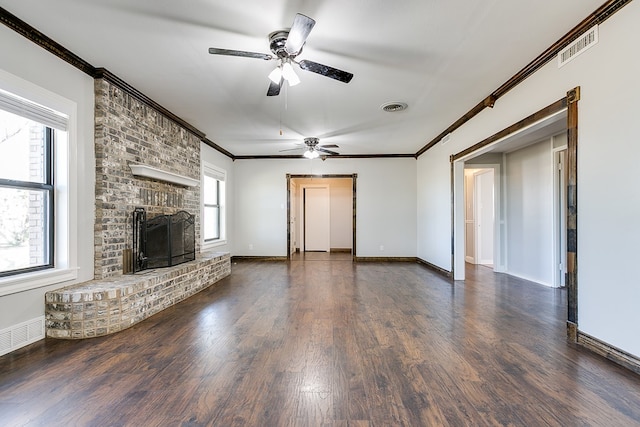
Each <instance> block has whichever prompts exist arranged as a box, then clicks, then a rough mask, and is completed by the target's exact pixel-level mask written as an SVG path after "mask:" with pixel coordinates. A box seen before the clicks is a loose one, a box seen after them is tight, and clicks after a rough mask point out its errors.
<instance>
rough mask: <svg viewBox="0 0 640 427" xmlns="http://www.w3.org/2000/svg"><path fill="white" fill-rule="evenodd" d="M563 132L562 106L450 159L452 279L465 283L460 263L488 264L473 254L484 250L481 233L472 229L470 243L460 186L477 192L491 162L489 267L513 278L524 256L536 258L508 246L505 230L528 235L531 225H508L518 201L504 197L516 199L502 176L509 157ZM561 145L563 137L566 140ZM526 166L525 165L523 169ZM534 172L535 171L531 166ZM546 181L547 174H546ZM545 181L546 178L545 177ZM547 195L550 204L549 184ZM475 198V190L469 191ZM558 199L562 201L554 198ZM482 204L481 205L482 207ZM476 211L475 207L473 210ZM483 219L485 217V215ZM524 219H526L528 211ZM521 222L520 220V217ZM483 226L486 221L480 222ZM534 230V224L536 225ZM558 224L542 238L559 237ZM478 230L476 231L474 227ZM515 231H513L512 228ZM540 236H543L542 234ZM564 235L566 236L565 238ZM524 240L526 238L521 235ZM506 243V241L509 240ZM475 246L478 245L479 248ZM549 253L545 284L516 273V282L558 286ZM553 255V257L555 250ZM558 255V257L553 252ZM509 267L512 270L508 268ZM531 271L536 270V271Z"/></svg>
mask: <svg viewBox="0 0 640 427" xmlns="http://www.w3.org/2000/svg"><path fill="white" fill-rule="evenodd" d="M566 129H567V112H566V107H565V108H564V109H559V110H558V111H556V112H554V113H551V114H550V115H548V116H547V117H545V118H542V119H538V120H537V121H535V122H533V123H532V124H531V125H529V126H528V127H525V128H523V129H521V130H519V131H514V132H512V133H510V134H508V135H505V136H504V137H503V138H501V139H499V140H496V142H495V143H492V144H487V145H486V146H483V147H480V148H478V149H477V150H475V151H471V150H469V151H466V152H463V153H460V154H459V155H454V156H452V186H453V187H452V188H453V206H452V214H453V230H452V231H453V239H452V241H453V248H452V254H453V259H452V265H453V270H454V279H455V280H464V278H465V262H467V261H468V260H470V259H473V261H474V263H476V264H480V263H484V262H486V261H487V259H481V258H483V256H482V255H481V254H479V253H478V248H483V247H485V248H486V246H485V245H483V244H482V240H481V239H482V237H479V236H482V234H481V233H480V234H479V233H478V230H475V234H474V238H470V237H468V236H469V231H470V229H471V225H470V223H469V221H468V220H467V219H466V218H467V217H468V216H469V215H468V212H469V207H468V202H467V201H466V200H465V196H464V194H465V183H468V182H471V183H472V184H468V185H467V186H468V187H470V188H472V189H474V190H476V189H477V188H478V186H479V185H480V186H482V180H483V178H480V183H478V176H481V175H482V173H480V171H481V170H482V169H484V168H485V166H488V165H487V164H486V163H488V162H487V160H489V161H490V162H491V163H494V161H495V163H496V164H497V166H496V167H495V168H494V169H493V170H494V179H493V183H494V184H493V189H494V204H493V206H494V212H493V213H494V221H493V224H494V230H493V242H492V243H493V248H494V250H493V259H492V261H493V264H492V265H493V268H494V271H496V272H507V273H510V274H513V271H511V270H512V269H510V268H509V267H510V266H511V267H513V266H516V265H517V264H518V263H520V262H523V261H522V260H523V259H525V261H526V258H527V257H529V258H530V259H534V258H535V257H536V255H535V254H528V253H527V251H530V249H528V245H527V244H526V242H525V243H522V242H521V243H519V244H511V245H510V241H511V240H513V237H514V236H515V234H514V235H513V236H512V234H513V233H512V232H513V230H511V231H512V232H511V233H510V231H509V230H510V228H514V227H516V228H517V227H520V226H522V224H524V227H525V231H527V232H530V226H531V224H532V223H531V222H527V221H524V222H523V221H516V222H513V221H511V222H510V219H514V218H516V217H514V215H515V210H514V212H508V210H509V209H508V208H509V207H510V206H511V207H513V206H515V204H517V202H518V200H516V199H517V198H516V199H513V198H512V197H510V196H509V194H510V192H511V194H512V195H514V194H515V195H518V193H517V192H516V193H513V191H515V189H514V185H513V182H512V181H510V180H509V179H508V177H507V175H509V176H510V173H511V172H509V171H508V170H507V165H508V166H509V169H512V165H513V163H511V160H510V158H511V156H512V154H511V153H517V152H520V150H523V149H525V148H526V147H529V146H532V145H535V144H536V143H538V142H540V141H542V140H545V139H547V140H549V141H552V143H554V144H555V140H554V138H553V137H552V136H553V135H557V134H562V135H566ZM565 141H566V138H565ZM548 150H549V151H548V152H551V148H548ZM546 162H547V166H546V167H547V168H548V169H549V170H552V165H551V163H552V159H551V158H549V157H547V160H546ZM483 163H484V164H483ZM500 166H502V170H503V172H502V173H501V172H500ZM527 167H529V166H527ZM532 168H533V169H535V167H532ZM466 169H476V170H477V171H476V172H474V173H475V174H476V175H477V174H478V173H479V175H478V176H474V178H473V180H471V178H465V170H466ZM545 176H546V175H545ZM549 179H551V178H550V177H549ZM487 180H488V179H487ZM548 188H549V192H548V193H547V194H548V196H547V197H548V199H547V200H548V202H549V205H550V204H551V198H552V197H555V196H554V195H553V194H551V191H552V189H551V184H550V183H549V187H548ZM474 193H477V191H474ZM559 197H562V196H559ZM525 202H529V200H525ZM485 205H486V203H485ZM476 209H477V206H476ZM519 209H520V210H523V211H524V212H529V211H528V210H527V208H526V207H525V206H520V207H519ZM472 215H473V218H474V220H475V218H476V216H477V215H479V213H478V211H473V214H472ZM487 215H488V214H487ZM528 215H531V213H530V212H529V213H528ZM546 215H548V218H549V221H550V224H551V221H552V220H551V216H552V212H551V211H550V210H549V211H548V213H547V214H546ZM521 219H523V218H521ZM484 223H485V224H486V219H485V220H484ZM537 226H538V225H537ZM560 227H561V225H558V228H557V230H556V232H555V233H554V231H553V230H552V227H551V225H549V228H548V229H546V230H548V231H547V232H546V233H547V234H546V235H547V236H548V237H547V239H548V240H551V239H552V237H551V234H552V233H553V234H554V236H553V238H556V237H557V236H558V235H559V234H562V230H561V229H560ZM476 228H477V227H476ZM514 229H515V228H514ZM542 233H545V232H544V231H542ZM565 234H566V233H565ZM525 235H526V234H525ZM510 238H511V239H510ZM490 240H491V239H487V238H486V237H485V242H488V241H490ZM469 244H470V245H472V246H471V247H472V248H473V250H474V252H471V251H470V248H467V247H466V245H469ZM479 245H480V246H479ZM515 250H519V251H520V253H516V252H514V251H515ZM551 250H552V248H551V246H547V249H546V251H547V256H548V257H549V262H548V263H546V264H545V266H546V267H540V268H544V269H546V270H545V272H544V280H543V281H539V280H536V278H535V277H534V276H530V277H528V276H527V275H519V274H515V275H516V276H518V277H522V278H524V279H527V280H533V281H539V283H543V284H546V285H548V286H559V285H558V284H556V282H555V281H554V280H553V279H552V278H551V269H552V268H554V265H553V260H552V259H551V256H550V255H549V254H550V252H551ZM554 252H556V251H555V250H554ZM558 255H559V252H558ZM532 256H533V258H531V257H532ZM536 261H538V262H542V261H540V260H536ZM511 264H513V266H512V265H511ZM536 268H538V267H537V266H536ZM537 271H538V270H537Z"/></svg>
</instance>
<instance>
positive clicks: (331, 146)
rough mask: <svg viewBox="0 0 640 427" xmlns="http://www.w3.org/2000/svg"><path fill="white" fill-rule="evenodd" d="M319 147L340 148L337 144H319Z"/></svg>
mask: <svg viewBox="0 0 640 427" xmlns="http://www.w3.org/2000/svg"><path fill="white" fill-rule="evenodd" d="M318 148H340V147H339V146H337V145H336V144H326V145H319V146H318Z"/></svg>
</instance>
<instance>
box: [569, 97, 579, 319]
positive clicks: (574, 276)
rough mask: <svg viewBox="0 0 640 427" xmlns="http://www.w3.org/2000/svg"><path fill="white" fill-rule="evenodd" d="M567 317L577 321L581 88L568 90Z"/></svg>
mask: <svg viewBox="0 0 640 427" xmlns="http://www.w3.org/2000/svg"><path fill="white" fill-rule="evenodd" d="M567 99H568V100H569V101H568V105H567V173H568V180H567V277H566V284H567V305H568V309H567V320H568V321H569V322H572V323H575V324H576V325H577V324H578V101H579V100H580V87H576V88H574V89H572V90H570V91H569V92H567Z"/></svg>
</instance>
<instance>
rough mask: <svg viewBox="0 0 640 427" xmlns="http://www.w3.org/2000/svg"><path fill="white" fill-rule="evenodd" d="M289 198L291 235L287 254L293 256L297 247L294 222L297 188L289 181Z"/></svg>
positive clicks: (296, 224) (296, 226)
mask: <svg viewBox="0 0 640 427" xmlns="http://www.w3.org/2000/svg"><path fill="white" fill-rule="evenodd" d="M289 197H290V203H291V205H290V206H289V215H290V218H289V232H290V233H291V235H290V236H289V241H290V244H291V246H290V247H289V254H294V253H295V251H296V246H297V244H298V243H297V234H298V222H297V220H296V217H297V212H298V211H297V206H298V200H297V199H298V194H297V186H296V184H295V182H293V181H291V183H290V186H289Z"/></svg>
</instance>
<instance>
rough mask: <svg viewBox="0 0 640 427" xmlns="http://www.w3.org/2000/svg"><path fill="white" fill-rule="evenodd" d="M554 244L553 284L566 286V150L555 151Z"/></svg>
mask: <svg viewBox="0 0 640 427" xmlns="http://www.w3.org/2000/svg"><path fill="white" fill-rule="evenodd" d="M555 157H556V158H555V163H556V168H555V169H556V170H555V179H554V181H555V182H554V188H555V197H554V198H555V221H554V222H555V225H554V227H555V230H556V232H555V235H556V239H555V245H556V249H555V252H556V260H555V267H556V268H555V269H554V270H555V273H554V283H553V284H554V286H556V287H562V286H566V283H565V278H566V274H567V168H566V159H567V150H566V149H564V150H561V151H556V152H555Z"/></svg>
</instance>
